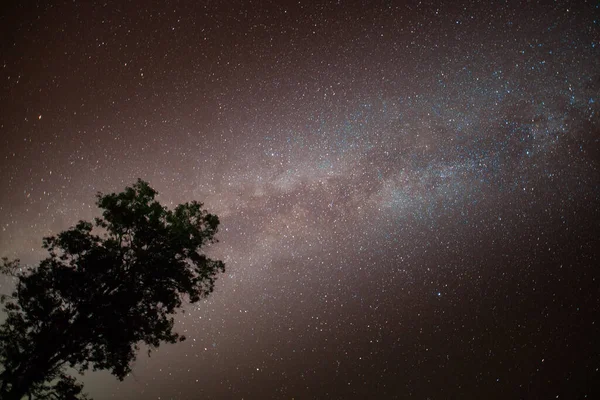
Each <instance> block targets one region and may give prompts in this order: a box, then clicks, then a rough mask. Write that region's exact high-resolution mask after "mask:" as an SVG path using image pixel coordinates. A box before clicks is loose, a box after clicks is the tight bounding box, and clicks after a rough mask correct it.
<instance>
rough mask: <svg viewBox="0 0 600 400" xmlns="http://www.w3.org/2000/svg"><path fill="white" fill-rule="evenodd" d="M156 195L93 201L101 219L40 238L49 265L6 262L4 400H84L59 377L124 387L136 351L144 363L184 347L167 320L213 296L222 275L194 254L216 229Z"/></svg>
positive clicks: (194, 205)
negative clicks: (93, 377) (99, 374)
mask: <svg viewBox="0 0 600 400" xmlns="http://www.w3.org/2000/svg"><path fill="white" fill-rule="evenodd" d="M156 194H157V192H156V191H155V190H154V189H152V188H151V187H150V186H149V185H148V183H146V182H144V181H142V180H138V181H137V183H135V184H134V185H133V186H131V187H127V188H126V189H125V191H124V192H122V193H113V194H106V195H104V194H102V193H98V195H97V205H98V207H100V208H101V209H102V210H103V211H102V217H101V218H96V219H95V222H94V223H93V224H92V223H90V222H86V221H80V222H79V223H78V224H77V225H75V226H74V227H72V228H70V229H68V230H66V231H63V232H61V233H59V234H58V235H56V236H50V237H46V238H44V240H43V247H44V248H45V249H47V250H48V253H49V255H48V257H47V258H45V259H44V260H42V261H41V262H40V263H39V266H37V267H36V268H31V269H25V270H22V268H21V266H20V264H19V261H18V260H16V261H8V260H7V259H3V261H2V264H1V265H0V269H1V272H3V273H5V274H8V275H12V276H14V277H15V278H16V289H15V291H14V293H13V294H12V296H4V297H3V298H2V302H3V303H4V304H5V307H4V309H5V312H6V314H7V318H6V320H5V322H4V323H3V324H2V325H1V326H0V364H1V366H2V371H1V373H0V385H1V386H0V398H1V399H6V400H20V399H22V398H23V397H25V396H29V398H32V396H33V398H36V399H85V398H86V397H85V395H83V394H82V393H81V392H82V385H81V384H78V383H76V382H75V380H74V379H73V378H71V377H69V376H68V375H66V374H65V370H66V368H68V367H71V368H74V369H76V370H77V371H79V372H83V371H85V370H87V369H89V368H92V369H94V370H109V371H110V372H111V373H112V374H113V375H115V376H116V377H117V378H119V379H120V380H123V378H124V377H125V376H126V375H127V374H128V373H129V372H130V371H131V364H132V362H133V361H134V360H135V358H136V353H137V351H138V350H139V345H140V344H142V343H145V344H146V345H147V346H148V349H149V350H148V353H150V352H151V350H152V349H155V348H157V347H158V346H159V345H160V344H161V343H162V342H167V343H175V342H177V341H182V340H184V339H185V338H184V337H183V336H180V335H179V334H177V333H175V332H173V324H174V320H173V317H172V316H173V315H174V314H175V313H176V312H177V310H178V309H179V308H180V307H181V305H182V301H183V300H184V299H187V300H189V301H190V302H192V303H194V302H197V301H199V300H200V299H202V298H204V297H206V296H207V295H208V294H210V293H211V292H212V291H213V288H214V283H215V279H216V275H217V274H218V273H219V272H223V271H224V269H225V267H224V264H223V263H222V262H221V261H215V260H211V259H210V258H208V257H206V256H205V255H203V254H202V253H201V252H200V249H201V248H202V247H203V246H204V245H206V244H208V243H212V242H215V241H216V240H215V239H214V236H215V234H216V233H217V227H218V225H219V219H218V218H217V216H216V215H212V214H209V213H207V212H206V210H203V209H202V204H201V203H198V202H191V203H185V204H181V205H178V206H177V207H176V208H175V209H174V210H168V209H166V208H165V207H163V206H162V205H161V204H159V203H158V202H157V201H156V200H155V196H156Z"/></svg>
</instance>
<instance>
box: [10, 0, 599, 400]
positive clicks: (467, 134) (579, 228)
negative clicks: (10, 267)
mask: <svg viewBox="0 0 600 400" xmlns="http://www.w3.org/2000/svg"><path fill="white" fill-rule="evenodd" d="M436 3H437V4H436ZM442 3H443V2H417V1H406V2H404V1H398V2H394V1H348V2H341V1H338V2H334V1H332V2H303V1H300V2H288V1H281V2H279V1H276V2H271V1H264V2H262V1H243V2H242V1H239V2H236V1H230V2H209V1H198V2H184V1H174V2H143V1H129V2H110V1H109V2H67V1H65V2H54V4H53V5H49V4H39V3H38V4H35V5H26V4H25V3H13V4H9V5H7V6H3V7H4V9H3V10H2V12H1V13H0V27H1V28H0V29H1V32H2V33H1V36H0V37H1V38H2V39H1V40H0V110H1V112H0V144H1V146H0V160H1V161H0V182H2V187H1V189H2V190H1V191H0V255H2V256H8V257H13V258H20V259H21V260H23V261H24V262H26V263H35V262H36V261H37V260H39V259H40V258H41V257H43V252H42V249H41V238H42V236H45V235H49V234H52V233H56V232H58V231H60V230H63V229H66V228H67V227H69V226H71V225H73V224H74V223H76V222H77V220H79V219H91V218H93V216H95V215H97V209H96V207H95V205H94V195H95V193H96V192H98V191H101V192H104V193H107V192H114V191H120V190H122V189H123V188H124V187H125V185H129V184H131V183H133V182H134V181H135V179H136V178H138V177H140V178H142V179H144V180H147V181H148V182H149V183H150V184H151V186H152V187H154V188H155V189H157V190H158V191H159V198H160V201H162V202H163V203H164V204H166V205H168V206H172V205H175V204H178V203H180V202H184V201H190V200H199V201H202V202H203V203H204V204H205V207H206V208H207V209H208V210H209V211H211V212H214V213H216V214H217V215H219V217H220V219H221V230H220V233H219V235H218V237H219V239H220V242H219V243H218V244H216V245H213V246H212V247H211V248H209V249H208V250H207V251H208V252H209V253H210V254H211V255H213V256H215V257H218V258H221V259H222V260H223V261H225V263H226V267H227V270H226V273H225V274H224V275H223V276H221V277H220V280H219V281H218V288H217V290H216V291H215V293H214V294H213V295H211V297H210V298H209V299H207V300H206V301H204V302H202V303H200V304H198V305H195V306H194V307H187V309H186V314H185V315H182V316H180V317H179V318H178V321H177V324H178V330H179V331H180V332H182V333H184V334H185V335H186V336H187V337H188V340H187V341H186V342H184V343H181V344H178V345H171V346H164V347H161V348H160V349H159V351H157V352H155V353H153V355H152V357H150V358H148V357H146V356H145V355H140V357H139V359H138V361H137V362H136V366H135V368H134V373H133V374H132V376H130V377H128V378H127V379H126V380H125V381H124V382H117V381H116V380H114V378H112V377H111V376H110V375H108V374H106V373H103V372H95V373H89V374H87V375H86V376H85V377H84V380H85V382H86V390H87V391H88V392H89V393H90V394H91V395H92V396H93V397H94V398H96V399H99V400H103V399H109V398H111V399H115V398H116V399H132V398H140V399H152V398H153V399H169V398H172V399H192V398H200V397H202V398H246V399H248V398H274V399H275V398H276V399H279V398H340V399H342V398H344V399H346V398H357V399H363V398H418V399H421V398H465V399H467V398H472V399H479V398H490V399H495V398H497V399H505V398H546V397H548V398H550V397H552V398H555V397H558V398H586V397H585V396H587V398H591V396H593V393H594V384H593V382H596V381H598V380H599V379H600V376H599V368H600V354H599V353H598V350H596V349H597V338H598V335H599V334H600V331H599V323H598V315H600V306H599V304H598V296H599V295H600V283H599V278H598V266H599V265H600V254H599V250H598V249H600V237H599V235H598V222H599V221H600V203H599V201H600V185H599V184H600V172H599V166H600V165H599V161H600V151H599V150H600V147H599V140H600V130H599V126H600V125H599V124H600V119H599V115H600V114H599V113H600V106H599V102H600V96H599V93H600V70H599V69H598V64H599V63H598V61H599V60H600V53H599V52H600V41H599V40H600V7H599V6H598V5H597V4H595V3H593V2H586V1H581V2H578V3H577V4H576V3H571V2H561V1H557V2H553V3H549V4H547V5H544V4H538V3H533V2H527V3H525V2H495V1H492V2H488V1H485V2H473V1H471V2H466V1H465V2H446V3H443V4H442ZM9 287H10V282H3V283H2V290H3V291H6V290H9V289H8V288H9Z"/></svg>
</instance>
